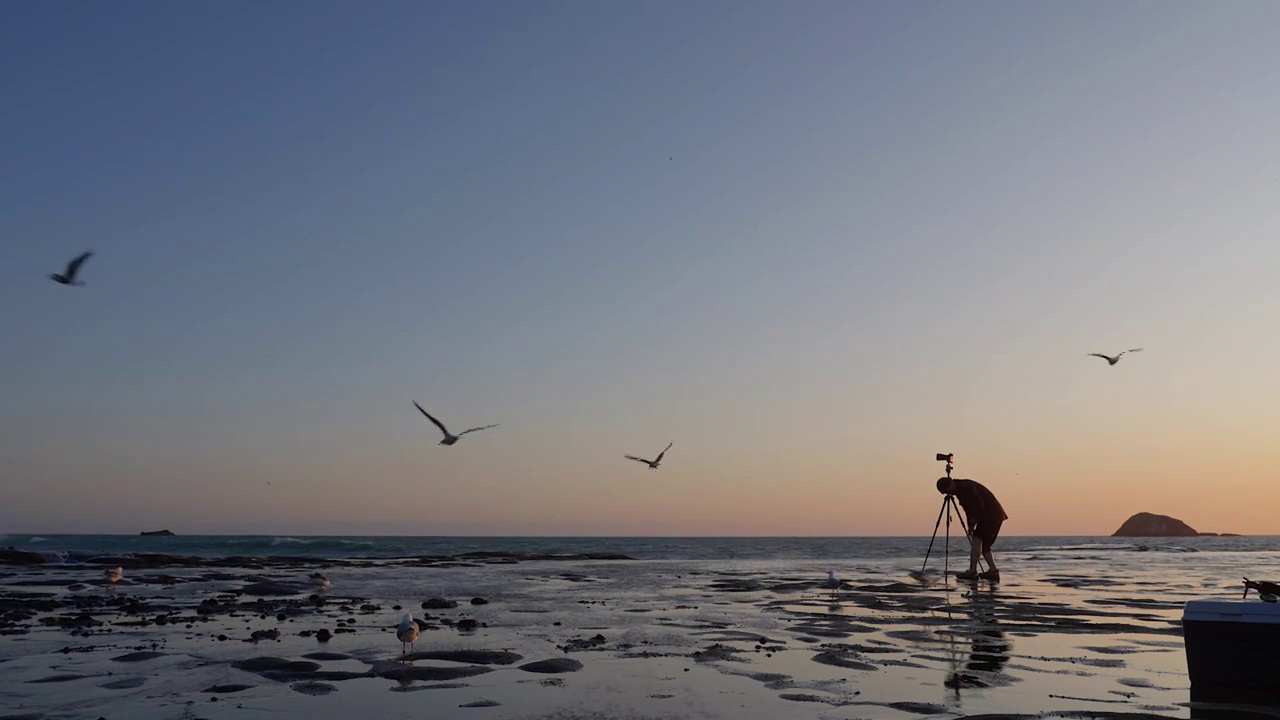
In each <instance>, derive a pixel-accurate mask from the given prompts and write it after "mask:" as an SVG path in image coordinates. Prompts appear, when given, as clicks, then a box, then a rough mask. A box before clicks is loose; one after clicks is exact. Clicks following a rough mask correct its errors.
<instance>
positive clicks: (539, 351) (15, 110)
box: [0, 0, 1280, 535]
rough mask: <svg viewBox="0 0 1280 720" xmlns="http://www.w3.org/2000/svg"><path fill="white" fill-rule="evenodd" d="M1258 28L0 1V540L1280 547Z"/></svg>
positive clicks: (1182, 20)
mask: <svg viewBox="0 0 1280 720" xmlns="http://www.w3.org/2000/svg"><path fill="white" fill-rule="evenodd" d="M1277 27H1280V4H1277V3H1274V2H1244V1H1241V2H1231V3H1167V2H1147V1H1141V2H1125V3H1114V2H1071V3H1048V2H1037V3H1019V2H970V3H923V2H913V3H884V2H865V3H863V2H843V1H842V2H805V3H783V2H743V1H740V0H733V1H732V2H701V1H700V2H689V3H676V2H632V3H620V2H563V1H558V2H551V3H516V2H457V3H438V2H378V3H356V2H305V3H304V2H276V3H243V2H242V3H160V2H121V3H88V2H74V3H73V2H44V3H5V4H0V87H3V97H2V98H0V167H2V168H3V172H0V198H3V211H0V308H2V309H0V371H2V372H3V382H2V383H0V532H44V533H55V532H83V533H98V532H124V533H136V532H138V531H140V530H150V529H156V528H161V527H164V528H169V529H172V530H174V531H175V532H177V533H179V534H196V533H214V532H229V533H255V534H282V533H289V534H301V533H316V534H329V533H339V534H348V533H349V534H357V533H358V534H422V535H446V534H483V535H495V534H496V535H519V534H536V535H928V534H929V533H930V532H931V531H932V529H933V527H932V526H933V521H934V519H935V517H936V513H937V509H938V506H939V503H940V498H939V496H938V494H937V492H936V491H935V490H934V480H935V479H936V478H937V477H938V476H939V475H941V473H942V470H943V468H942V465H941V463H937V462H935V461H934V453H936V452H954V453H956V460H957V468H956V475H957V476H958V477H970V478H974V479H977V480H979V481H981V482H983V483H985V484H987V485H988V486H989V487H990V488H992V489H993V490H994V491H995V493H996V494H997V495H998V496H999V497H1000V498H1001V500H1002V501H1003V503H1004V505H1005V507H1006V509H1007V511H1008V513H1009V515H1010V520H1009V522H1008V523H1007V524H1006V526H1005V530H1004V533H1005V534H1008V535H1077V534H1082V535H1083V534H1109V533H1110V532H1112V531H1114V530H1115V529H1116V528H1117V527H1119V525H1120V523H1121V522H1122V521H1123V520H1124V519H1125V518H1127V517H1128V516H1129V515H1131V514H1133V513H1135V512H1139V511H1151V512H1157V513H1164V514H1170V515H1173V516H1175V517H1178V518H1181V519H1183V520H1185V521H1187V522H1188V523H1190V524H1191V525H1192V526H1193V527H1195V528H1197V529H1199V530H1204V531H1218V532H1240V533H1248V534H1277V533H1280V515H1277V512H1276V508H1277V507H1280V482H1277V480H1276V477H1277V474H1278V473H1280V445H1278V444H1277V443H1276V440H1275V438H1276V433H1277V430H1278V429H1280V371H1278V370H1277V357H1280V327H1278V325H1277V320H1278V319H1280V281H1278V280H1277V274H1276V273H1277V269H1280V93H1277V87H1278V86H1280V85H1278V84H1280V74H1278V69H1280V43H1277V42H1276V28H1277ZM669 158H670V159H669ZM87 249H93V250H96V251H97V254H96V255H95V256H94V257H93V258H92V259H90V260H89V261H88V263H86V265H85V267H84V275H83V279H84V280H85V281H86V282H87V283H88V284H87V286H85V287H82V288H66V287H62V286H58V285H55V284H54V283H52V282H50V281H49V280H48V279H47V276H48V274H49V273H51V272H55V271H58V270H60V269H61V268H62V266H63V265H64V264H65V263H66V261H67V260H69V259H70V258H71V257H74V256H75V255H76V254H77V253H79V252H81V251H82V250H87ZM1130 347H1142V348H1145V349H1146V351H1145V352H1143V353H1137V354H1134V355H1132V356H1126V357H1125V358H1124V359H1123V360H1122V361H1121V362H1120V363H1119V364H1118V365H1116V366H1115V367H1108V366H1107V364H1106V363H1105V362H1103V361H1102V360H1099V359H1097V358H1089V357H1086V353H1089V352H1095V351H1098V352H1107V353H1114V352H1118V351H1120V350H1122V349H1125V348H1130ZM413 400H417V401H419V402H421V403H422V404H423V405H424V406H425V407H426V408H427V409H428V410H431V411H432V412H433V413H435V414H437V416H438V417H440V418H441V419H443V420H444V421H445V422H446V423H447V424H449V425H450V426H451V427H452V428H454V429H464V428H466V427H471V426H474V425H483V424H489V423H501V426H500V427H498V428H496V429H493V430H489V431H485V432H483V433H477V434H474V435H470V436H468V437H466V438H464V439H463V440H462V442H461V443H459V444H458V445H456V446H454V447H448V448H446V447H439V446H437V445H436V442H437V441H438V440H439V433H438V432H437V431H436V430H435V428H433V427H432V426H431V425H430V424H429V423H427V422H426V421H425V419H424V418H422V417H421V416H419V415H418V413H417V411H416V410H415V409H414V408H413V405H412V401H413ZM669 441H674V442H675V447H674V448H673V449H672V450H671V452H670V453H668V456H667V461H666V462H665V463H664V465H663V466H662V468H661V470H659V471H656V472H654V471H650V470H648V469H647V468H645V467H644V466H643V465H639V464H637V463H633V462H628V461H626V460H624V459H623V458H622V456H623V455H624V454H626V453H632V454H638V455H644V456H647V457H652V456H653V455H654V454H656V453H657V452H658V451H660V450H661V449H662V448H663V447H664V446H665V445H666V444H667V442H669ZM268 482H269V483H270V484H268Z"/></svg>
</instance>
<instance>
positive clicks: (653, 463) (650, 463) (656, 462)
mask: <svg viewBox="0 0 1280 720" xmlns="http://www.w3.org/2000/svg"><path fill="white" fill-rule="evenodd" d="M672 445H675V443H667V447H666V449H664V450H663V451H662V452H660V453H658V457H656V458H654V459H653V460H645V459H644V458H638V457H636V456H635V455H623V457H625V458H626V459H628V460H635V461H636V462H642V463H644V464H645V465H648V466H649V469H650V470H657V469H658V466H659V465H661V464H662V456H663V455H666V454H667V450H670V449H671V446H672Z"/></svg>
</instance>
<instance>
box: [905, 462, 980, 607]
mask: <svg viewBox="0 0 1280 720" xmlns="http://www.w3.org/2000/svg"><path fill="white" fill-rule="evenodd" d="M944 457H945V458H946V460H947V479H948V480H950V479H951V468H952V465H951V457H950V456H949V455H948V456H942V455H939V456H938V459H939V460H942V459H943V458H944ZM952 510H955V515H956V518H957V519H958V520H959V521H960V527H961V528H962V529H963V530H964V536H965V538H967V539H968V540H969V542H970V543H972V542H973V536H972V534H970V532H969V526H968V525H967V524H965V521H964V514H963V513H961V512H960V507H959V506H958V503H957V500H956V496H955V495H952V494H951V493H947V494H946V495H945V496H943V498H942V507H941V508H939V509H938V519H937V521H935V522H934V523H933V537H931V538H929V549H928V550H926V551H925V553H924V564H922V565H921V566H920V574H922V575H923V574H924V569H925V566H927V565H928V564H929V554H930V553H932V552H933V543H934V541H935V540H937V539H938V527H939V526H940V525H942V516H943V515H944V514H945V515H946V516H947V537H946V541H945V542H946V544H945V545H944V546H943V547H944V548H945V549H944V551H943V556H942V578H943V582H946V577H947V573H948V572H949V571H950V563H951V512H952ZM978 562H979V563H981V562H982V558H978Z"/></svg>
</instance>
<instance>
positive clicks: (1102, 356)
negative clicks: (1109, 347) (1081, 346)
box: [1089, 353, 1115, 362]
mask: <svg viewBox="0 0 1280 720" xmlns="http://www.w3.org/2000/svg"><path fill="white" fill-rule="evenodd" d="M1089 357H1100V358H1102V359H1103V360H1106V361H1107V362H1115V361H1114V360H1112V359H1111V358H1109V357H1107V356H1106V355H1103V354H1102V353H1089Z"/></svg>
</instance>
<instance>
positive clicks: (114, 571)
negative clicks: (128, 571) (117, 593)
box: [102, 567, 124, 585]
mask: <svg viewBox="0 0 1280 720" xmlns="http://www.w3.org/2000/svg"><path fill="white" fill-rule="evenodd" d="M102 574H103V575H106V576H107V582H109V583H111V584H112V585H115V584H116V583H118V582H120V579H121V578H123V577H124V568H122V567H113V568H111V569H110V570H107V571H106V572H104V573H102Z"/></svg>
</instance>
